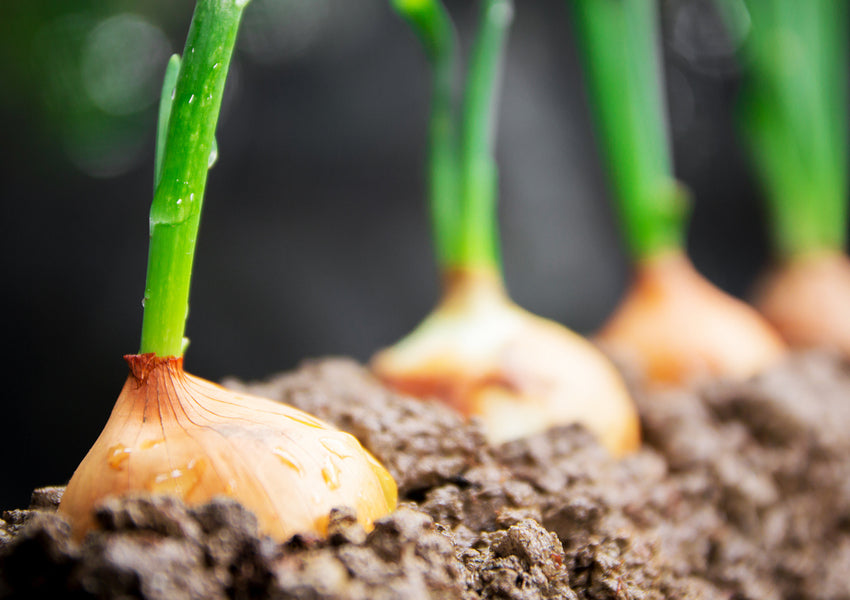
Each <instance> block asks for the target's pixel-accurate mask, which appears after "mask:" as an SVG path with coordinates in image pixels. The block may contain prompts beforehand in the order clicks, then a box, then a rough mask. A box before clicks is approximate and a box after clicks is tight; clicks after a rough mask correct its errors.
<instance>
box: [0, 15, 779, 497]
mask: <svg viewBox="0 0 850 600" xmlns="http://www.w3.org/2000/svg"><path fill="white" fill-rule="evenodd" d="M447 4H448V6H449V9H450V10H451V12H452V13H453V15H454V16H455V17H456V20H457V23H458V28H459V31H460V35H461V39H462V42H463V45H464V47H468V45H469V41H470V39H471V37H472V36H471V34H472V32H473V25H474V23H475V21H476V16H477V6H478V4H477V3H476V2H470V1H469V0H465V1H464V0H457V1H449V2H448V3H447ZM517 4H518V6H517V11H516V19H515V22H514V26H513V29H512V33H511V37H510V44H509V48H508V61H507V68H506V72H505V76H504V80H503V86H504V87H503V95H502V102H501V108H500V113H499V126H500V133H499V138H498V160H499V165H500V168H501V205H500V211H501V223H502V237H503V253H504V264H505V271H506V277H507V281H508V285H509V289H510V292H511V293H512V295H513V297H514V298H515V299H516V300H517V302H518V303H519V304H521V305H522V306H524V307H526V308H528V309H530V310H531V311H533V312H536V313H538V314H541V315H543V316H546V317H549V318H552V319H555V320H557V321H560V322H561V323H564V324H566V325H567V326H569V327H571V328H573V329H576V330H578V331H580V332H583V333H589V332H592V331H593V330H594V329H595V328H597V327H598V326H599V325H600V324H601V323H602V321H603V320H604V319H605V317H606V316H607V315H608V314H609V313H610V312H611V310H612V309H613V308H614V306H615V304H616V302H617V300H618V298H619V297H620V295H621V294H622V292H623V290H624V288H625V286H626V284H627V278H628V265H627V262H626V258H625V254H624V252H623V248H622V246H621V243H620V241H619V238H618V234H617V230H616V224H615V222H614V219H613V214H612V211H611V209H610V207H609V204H608V201H607V196H606V186H605V182H604V178H603V173H602V167H601V164H600V161H599V159H598V154H597V151H596V146H595V143H594V139H593V133H592V131H591V123H590V115H589V112H588V107H587V104H586V100H585V96H584V89H583V82H582V78H581V73H580V71H579V64H578V59H577V56H576V49H575V47H574V44H573V40H572V34H571V31H570V26H569V22H568V15H567V9H566V6H565V3H564V1H563V0H521V2H517ZM192 8H193V3H192V2H190V1H189V0H180V1H174V0H147V1H146V2H143V3H142V2H130V1H129V0H111V1H103V0H100V1H96V0H75V1H73V2H67V1H65V0H3V1H2V3H0V91H2V93H0V139H2V160H0V199H2V206H3V214H4V218H3V223H4V227H3V230H4V231H3V235H2V236H0V244H2V252H0V261H2V282H3V283H2V286H3V287H2V291H3V293H2V296H3V305H4V307H5V309H4V314H5V319H4V320H5V325H4V327H3V330H4V331H5V335H4V336H3V341H4V343H5V347H6V351H5V352H4V354H5V356H6V358H4V359H3V361H2V370H3V371H2V380H3V381H4V382H6V383H5V384H6V385H7V388H6V392H5V393H4V394H3V395H4V399H3V401H2V405H0V406H2V434H0V460H2V466H3V468H2V473H3V475H4V478H3V480H2V481H0V508H12V507H17V506H24V505H26V503H27V502H28V498H29V493H30V491H31V490H32V489H33V488H34V487H37V486H40V485H46V484H58V483H63V482H65V481H67V479H68V478H69V477H70V475H71V473H72V472H73V469H74V468H75V467H76V465H77V464H78V463H79V461H80V460H81V459H82V457H83V455H84V454H85V452H86V451H87V450H88V448H89V447H90V446H91V444H92V443H93V441H94V439H95V437H96V436H97V434H98V433H99V432H100V430H101V428H102V426H103V424H104V423H105V421H106V419H107V417H108V415H109V411H110V410H111V408H112V405H113V403H114V401H115V399H116V398H117V395H118V393H119V391H120V389H121V386H122V384H123V382H124V379H125V377H126V373H127V371H126V366H125V364H124V362H123V360H122V359H121V356H122V355H123V354H127V353H133V352H135V351H136V350H137V347H138V341H139V333H140V328H141V317H142V306H141V299H142V293H143V287H144V281H145V262H146V257H147V232H148V226H147V213H148V210H149V206H150V201H151V196H152V177H153V175H152V171H153V147H154V131H155V114H156V101H157V98H158V94H159V89H160V86H161V81H162V75H163V71H164V67H165V62H166V60H167V58H168V56H169V55H170V54H171V53H173V52H180V51H181V50H182V46H183V42H184V39H185V35H186V31H187V29H188V24H189V20H190V17H191V12H192ZM662 8H663V11H662V13H663V17H662V19H663V20H662V26H663V36H664V40H663V47H664V60H665V68H666V77H667V80H666V84H667V93H668V100H669V109H670V115H671V128H670V132H671V138H672V141H673V144H674V147H675V164H676V172H677V175H678V176H679V177H680V178H681V179H682V180H683V181H684V182H685V183H686V184H687V185H688V186H689V187H690V188H691V190H692V191H693V193H694V198H695V204H694V210H693V221H692V225H691V230H690V231H691V235H690V239H689V248H690V251H691V253H692V256H693V258H694V261H695V263H696V264H697V266H698V268H699V269H700V270H701V271H702V272H703V273H704V274H706V276H707V277H709V278H710V279H711V280H712V281H713V282H715V283H716V284H717V285H719V286H720V287H721V288H723V289H725V290H727V291H729V292H731V293H733V294H735V295H738V296H744V297H745V296H746V294H747V293H748V290H749V289H750V288H751V285H752V284H753V282H754V279H755V277H756V275H757V273H758V271H759V269H760V268H762V267H763V266H765V264H766V263H767V261H768V253H767V249H766V240H765V231H764V226H763V223H762V220H763V212H762V206H761V201H760V192H759V190H758V188H757V186H756V184H755V181H754V178H753V175H752V173H751V171H750V170H749V168H748V165H747V163H746V160H745V158H744V155H743V152H742V150H741V149H740V147H739V145H738V144H737V143H736V135H735V130H734V115H733V113H734V100H735V92H736V89H737V86H738V81H739V72H738V67H737V65H736V59H735V50H736V48H737V47H739V46H740V43H741V40H740V39H737V40H736V39H731V38H730V37H729V36H728V35H727V34H726V33H725V31H724V29H723V27H722V24H721V22H720V20H719V18H718V15H717V14H716V12H715V11H714V9H713V7H712V5H711V3H710V2H709V1H708V0H666V1H663V2H662ZM429 90H430V85H429V71H428V67H427V64H426V62H425V60H424V57H423V55H422V52H421V51H420V46H419V44H418V42H417V40H416V39H415V37H414V35H413V34H412V32H411V31H410V30H409V29H408V27H407V26H406V25H405V24H404V23H403V22H402V21H401V20H400V19H399V18H397V17H396V15H395V14H394V13H393V12H392V11H391V9H390V7H389V2H388V0H253V1H252V4H251V5H249V7H248V9H247V11H246V14H245V19H244V21H243V26H242V30H241V33H240V39H239V41H238V44H237V50H236V54H235V58H234V61H233V67H232V71H231V76H230V80H229V83H228V88H227V91H226V96H225V102H224V107H223V113H222V116H221V120H220V124H219V129H218V142H219V161H218V163H217V165H216V166H215V168H214V169H213V170H212V171H211V173H210V180H209V184H208V188H207V189H208V193H207V198H206V202H205V206H204V214H203V217H202V220H201V234H200V239H199V246H198V249H197V255H196V269H195V273H194V280H193V287H192V305H191V313H190V317H189V322H188V336H189V337H190V338H191V341H192V343H191V346H190V348H189V351H188V353H187V359H186V364H187V368H188V369H189V370H190V371H191V372H193V373H195V374H197V375H200V376H203V377H206V378H209V379H213V380H217V379H220V378H222V377H224V376H226V375H236V376H238V377H241V378H246V379H256V378H262V377H265V376H267V375H270V374H272V373H274V372H276V371H280V370H283V369H290V368H292V367H294V366H295V365H297V364H298V363H299V362H300V361H301V360H302V359H304V358H306V357H314V356H322V355H349V356H353V357H354V358H356V359H358V360H360V361H365V360H367V359H368V357H369V356H370V355H371V354H372V352H374V351H375V350H376V349H377V348H379V347H382V346H384V345H387V344H390V343H392V342H393V341H395V340H397V339H398V338H399V337H401V336H402V335H403V334H405V333H406V332H408V331H409V330H410V329H411V328H412V327H413V326H414V325H415V324H416V323H417V322H418V321H419V319H421V318H422V317H423V316H424V315H425V314H426V312H427V311H428V310H429V309H430V308H431V307H432V306H433V304H434V302H435V300H436V296H437V291H438V287H437V280H436V272H435V267H434V263H433V260H432V247H431V244H430V240H429V232H428V224H427V218H426V214H427V213H426V208H425V203H424V197H425V181H424V178H423V174H424V158H425V136H426V126H427V114H428V102H429Z"/></svg>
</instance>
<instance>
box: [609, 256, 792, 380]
mask: <svg viewBox="0 0 850 600" xmlns="http://www.w3.org/2000/svg"><path fill="white" fill-rule="evenodd" d="M598 339H599V341H600V342H601V343H602V344H603V345H604V346H605V348H606V349H607V350H609V351H610V352H611V353H612V355H614V356H616V357H618V358H620V359H622V360H624V361H626V362H628V363H629V364H633V365H635V366H637V367H638V368H639V369H640V370H641V371H642V372H643V373H644V374H645V375H646V377H647V379H648V383H650V384H682V383H689V382H693V381H695V380H700V379H703V378H707V377H714V376H726V377H732V378H745V377H748V376H750V375H753V374H755V373H757V372H758V371H760V370H762V369H764V368H765V367H767V366H768V365H770V364H772V363H774V362H776V361H777V360H778V359H779V358H780V357H781V356H782V355H783V353H784V351H785V345H784V343H783V342H782V339H781V338H780V336H779V334H778V333H777V332H776V331H774V330H773V328H772V327H771V326H770V325H769V324H768V323H767V322H766V321H765V320H764V319H763V318H762V317H760V316H759V315H758V313H757V312H756V311H755V310H754V309H752V308H751V307H750V306H748V305H746V304H744V303H743V302H741V301H739V300H737V299H735V298H732V297H731V296H729V295H727V294H725V293H723V292H722V291H720V290H719V289H717V288H716V287H715V286H713V285H712V284H711V283H709V282H708V281H707V280H706V279H705V278H703V277H702V276H701V275H700V274H699V273H698V272H697V271H696V269H695V268H694V266H693V265H692V264H691V262H690V261H689V260H688V258H687V257H686V256H685V255H684V253H682V252H681V251H679V250H676V251H672V252H666V253H662V254H659V255H656V256H654V257H652V258H649V259H647V260H645V261H642V262H640V263H639V264H638V268H637V275H636V278H635V280H634V282H633V284H632V286H631V288H630V290H629V292H628V294H627V296H626V298H625V300H623V302H622V303H621V304H620V306H619V308H618V309H617V311H616V312H615V313H614V315H613V316H612V317H611V318H610V320H609V321H608V322H607V324H606V325H605V326H604V327H603V328H602V330H601V331H600V333H599V335H598Z"/></svg>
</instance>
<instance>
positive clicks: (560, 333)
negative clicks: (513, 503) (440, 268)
mask: <svg viewBox="0 0 850 600" xmlns="http://www.w3.org/2000/svg"><path fill="white" fill-rule="evenodd" d="M446 289H447V294H446V295H445V297H444V299H443V301H442V302H441V303H440V305H439V306H438V307H437V308H436V310H435V311H434V312H432V313H431V315H429V316H428V317H427V318H426V319H425V321H423V322H422V324H421V325H420V326H419V327H418V328H417V329H416V330H415V331H413V332H412V333H411V334H410V335H409V336H407V337H406V338H405V339H403V340H401V341H400V342H399V343H398V344H396V345H394V346H392V347H390V348H387V349H385V350H382V351H381V352H379V353H377V354H376V355H375V356H374V357H373V359H372V362H371V368H372V370H373V372H374V373H375V374H376V375H377V376H378V377H379V378H380V379H381V380H383V381H384V382H385V383H386V384H388V385H389V386H391V387H393V388H395V389H397V390H399V391H401V392H403V393H407V394H410V395H413V396H416V397H420V398H428V397H433V398H437V399H439V400H441V401H443V402H445V403H447V404H449V405H450V406H452V407H454V408H455V409H456V410H458V411H459V412H461V413H462V414H464V415H466V416H472V415H474V416H476V417H478V418H479V419H481V421H482V422H483V425H484V431H485V434H486V435H487V438H488V440H489V441H490V442H491V443H502V442H506V441H509V440H513V439H517V438H520V437H524V436H527V435H530V434H533V433H538V432H541V431H543V430H545V429H547V428H549V427H552V426H555V425H564V424H570V423H581V424H582V425H584V426H585V427H587V428H588V429H589V430H590V431H591V432H592V433H593V434H594V435H595V436H596V437H597V438H598V439H599V440H600V442H601V443H602V444H603V445H604V446H605V447H606V448H608V450H609V451H610V452H611V453H612V454H613V455H615V456H622V455H624V454H626V453H628V452H631V451H633V450H635V449H637V448H638V447H639V445H640V427H639V422H638V416H637V412H636V410H635V407H634V404H633V403H632V400H631V397H630V396H629V393H628V391H627V390H626V387H625V385H624V383H623V381H622V379H621V378H620V375H619V373H618V372H617V371H616V369H615V368H614V367H613V365H612V364H610V362H609V361H608V359H607V358H606V357H605V356H603V355H602V353H601V352H600V351H599V350H598V349H597V348H596V347H595V346H593V344H591V343H590V342H588V341H587V340H585V339H584V338H582V337H581V336H579V335H576V334H575V333H573V332H571V331H570V330H568V329H566V328H565V327H562V326H561V325H559V324H557V323H555V322H553V321H549V320H547V319H543V318H540V317H537V316H534V315H532V314H531V313H529V312H527V311H525V310H523V309H521V308H520V307H518V306H516V305H515V304H513V303H512V302H511V301H510V300H509V299H508V298H507V295H506V294H505V292H504V289H503V288H502V284H501V281H500V279H499V277H498V276H497V275H496V274H494V273H492V272H488V271H468V270H467V271H459V272H455V273H452V274H451V276H450V277H449V278H448V280H447V285H446Z"/></svg>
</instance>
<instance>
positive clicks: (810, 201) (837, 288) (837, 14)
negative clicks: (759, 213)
mask: <svg viewBox="0 0 850 600" xmlns="http://www.w3.org/2000/svg"><path fill="white" fill-rule="evenodd" d="M721 6H722V7H723V8H724V9H725V10H724V12H725V14H726V15H727V16H728V17H729V22H730V24H731V25H732V26H733V27H736V28H738V29H742V28H743V27H745V23H743V22H742V18H744V17H746V18H747V22H746V31H745V32H746V35H747V37H746V42H745V44H744V47H743V57H744V59H745V61H746V75H747V79H746V84H745V87H744V90H743V93H742V96H741V99H740V105H739V108H740V113H739V116H740V119H739V123H740V126H741V130H742V133H743V134H744V139H745V140H746V141H747V145H748V146H749V150H750V152H751V155H752V157H753V162H754V164H755V167H756V169H757V171H758V174H759V176H760V178H761V181H762V184H763V187H764V190H765V193H766V196H767V204H768V208H769V211H770V216H771V233H772V241H773V247H774V251H775V252H774V253H775V256H776V264H775V266H774V268H773V269H772V270H771V271H770V272H769V273H768V274H767V276H766V277H765V278H764V280H763V281H762V284H761V289H760V291H759V295H758V299H757V306H758V308H759V309H760V310H761V311H762V314H764V315H765V317H767V318H768V319H769V320H770V321H771V322H772V323H773V324H774V325H775V326H776V328H777V329H778V330H779V331H780V333H781V334H782V335H783V336H784V337H785V339H786V340H787V341H788V342H789V343H790V344H791V345H793V346H832V347H835V348H838V349H839V350H841V351H842V352H843V353H844V354H845V355H847V356H850V311H848V306H850V260H848V258H847V256H846V254H845V253H844V248H845V246H846V243H847V67H848V64H847V50H848V48H847V16H848V15H847V2H844V1H842V0H813V1H811V2H795V1H793V0H774V1H772V2H764V1H763V0H761V1H758V0H748V1H747V2H745V3H744V7H745V9H744V10H743V11H742V10H741V9H740V5H738V7H739V9H738V10H734V7H732V6H730V5H728V4H726V3H723V4H721ZM745 32H744V31H741V33H742V34H743V33H745Z"/></svg>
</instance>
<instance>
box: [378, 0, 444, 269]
mask: <svg viewBox="0 0 850 600" xmlns="http://www.w3.org/2000/svg"><path fill="white" fill-rule="evenodd" d="M393 5H394V7H395V9H396V10H397V11H398V12H399V14H401V15H402V16H403V17H404V18H405V20H406V21H407V22H408V23H410V25H411V26H412V27H413V29H414V30H415V31H416V33H417V35H418V36H419V38H420V40H421V41H422V45H423V46H424V48H425V52H426V54H427V56H428V60H429V62H430V63H431V69H432V72H433V77H434V89H433V92H432V98H431V118H430V125H429V144H428V146H429V158H428V184H429V194H428V195H429V206H430V209H431V226H432V229H433V232H434V243H435V246H436V252H437V261H438V263H439V264H440V265H442V266H445V265H447V264H450V263H451V262H453V261H454V260H455V257H456V255H457V226H458V221H459V204H458V197H459V193H460V191H459V176H458V175H459V173H458V148H457V143H458V140H457V128H456V126H455V114H454V113H455V110H454V85H455V77H456V74H457V43H456V41H455V32H454V26H453V25H452V21H451V18H450V17H449V14H448V12H447V11H446V9H445V7H444V6H443V4H442V3H441V2H440V1H439V0H393Z"/></svg>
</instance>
